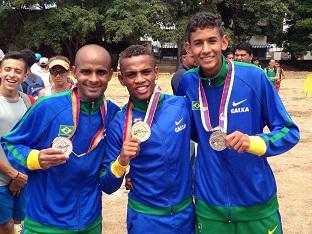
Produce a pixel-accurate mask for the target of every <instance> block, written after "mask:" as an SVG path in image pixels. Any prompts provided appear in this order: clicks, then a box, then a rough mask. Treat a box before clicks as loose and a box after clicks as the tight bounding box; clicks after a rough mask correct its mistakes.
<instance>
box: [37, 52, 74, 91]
mask: <svg viewBox="0 0 312 234" xmlns="http://www.w3.org/2000/svg"><path fill="white" fill-rule="evenodd" d="M48 66H49V72H50V82H51V86H48V87H46V88H44V89H42V90H40V91H39V94H38V96H39V97H41V96H48V95H53V94H55V93H59V92H63V91H66V90H68V89H71V87H72V84H71V83H69V82H68V75H69V68H70V62H69V60H68V58H66V57H65V56H62V55H58V56H55V57H52V58H51V59H50V61H49V65H48Z"/></svg>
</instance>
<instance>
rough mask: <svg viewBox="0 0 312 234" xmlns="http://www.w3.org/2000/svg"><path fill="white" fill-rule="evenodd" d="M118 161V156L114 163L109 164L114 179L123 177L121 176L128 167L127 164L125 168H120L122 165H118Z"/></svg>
mask: <svg viewBox="0 0 312 234" xmlns="http://www.w3.org/2000/svg"><path fill="white" fill-rule="evenodd" d="M118 159H119V156H118V158H117V159H116V161H115V162H113V163H112V164H111V171H112V173H113V175H114V176H116V177H121V176H123V174H125V172H126V170H127V168H128V166H129V164H128V165H126V166H122V165H121V164H120V163H119V161H118Z"/></svg>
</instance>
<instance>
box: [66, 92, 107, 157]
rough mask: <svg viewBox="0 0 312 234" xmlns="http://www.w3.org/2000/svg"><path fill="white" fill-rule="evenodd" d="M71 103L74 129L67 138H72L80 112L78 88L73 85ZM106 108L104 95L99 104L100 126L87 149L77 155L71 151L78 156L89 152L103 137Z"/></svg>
mask: <svg viewBox="0 0 312 234" xmlns="http://www.w3.org/2000/svg"><path fill="white" fill-rule="evenodd" d="M72 105H73V109H72V111H73V122H74V131H73V133H72V134H71V135H70V136H69V137H68V138H69V139H72V137H73V136H74V134H75V132H76V129H77V127H78V123H79V113H80V100H79V95H78V90H77V88H76V87H75V88H74V89H73V91H72ZM106 110H107V102H106V100H105V97H103V104H102V105H101V106H100V112H101V116H102V121H103V124H102V127H101V128H100V129H99V130H98V131H97V132H96V133H95V135H94V136H93V138H92V140H91V143H90V146H89V148H88V151H87V152H85V153H83V154H79V155H77V154H76V153H75V152H74V151H73V153H74V154H75V155H76V156H78V157H81V156H84V155H86V154H88V153H89V152H91V151H92V150H93V149H94V148H95V147H96V146H97V145H98V144H99V142H100V141H101V139H102V138H103V135H104V131H105V116H106Z"/></svg>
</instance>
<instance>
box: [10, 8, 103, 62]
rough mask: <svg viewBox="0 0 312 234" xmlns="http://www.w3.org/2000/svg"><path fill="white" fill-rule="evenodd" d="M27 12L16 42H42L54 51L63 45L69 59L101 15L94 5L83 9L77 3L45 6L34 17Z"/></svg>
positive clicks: (30, 45) (94, 29) (19, 43)
mask: <svg viewBox="0 0 312 234" xmlns="http://www.w3.org/2000/svg"><path fill="white" fill-rule="evenodd" d="M29 16H31V15H30V14H29V15H28V18H27V20H26V21H25V22H24V26H23V29H22V30H21V32H20V33H19V37H18V39H17V40H16V43H17V44H18V45H25V46H26V47H29V48H32V47H33V48H40V46H42V45H46V46H50V47H51V48H52V49H53V50H54V51H55V52H56V53H61V52H62V48H64V47H65V48H66V50H67V54H68V56H69V57H70V59H71V60H72V58H73V55H74V54H75V52H76V51H77V50H78V49H79V47H80V46H81V45H83V44H84V43H85V42H86V40H87V37H88V35H89V34H90V33H92V32H95V31H96V29H97V26H98V25H100V22H101V21H102V19H103V16H102V15H101V14H99V13H98V11H97V10H96V9H90V10H87V9H83V8H81V7H79V6H72V7H58V8H53V9H49V10H46V11H44V12H42V15H39V16H38V15H35V16H33V17H34V18H35V20H34V19H33V18H32V19H30V17H29Z"/></svg>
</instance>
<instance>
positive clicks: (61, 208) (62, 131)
mask: <svg viewBox="0 0 312 234" xmlns="http://www.w3.org/2000/svg"><path fill="white" fill-rule="evenodd" d="M71 93H72V90H69V91H66V92H62V93H59V94H56V95H52V96H47V97H43V98H40V99H39V100H38V101H37V102H36V104H35V105H34V106H33V107H32V108H31V109H29V110H28V112H26V114H25V115H24V116H23V118H22V119H21V120H20V121H19V122H18V123H17V125H16V126H15V127H14V128H13V130H12V131H11V132H9V133H8V134H7V135H5V136H4V137H3V138H2V141H1V145H2V146H3V148H4V150H5V152H6V154H7V156H8V159H9V161H10V162H11V164H12V165H13V166H14V167H16V168H18V169H19V170H21V171H23V172H25V173H27V174H28V184H27V190H26V192H27V203H26V204H27V208H26V221H25V223H26V226H27V224H30V223H31V224H32V226H33V227H32V229H33V231H42V230H40V229H42V228H43V227H42V226H41V225H47V226H48V228H60V229H67V230H77V231H79V230H85V229H87V228H89V227H90V226H92V225H95V223H96V222H97V223H100V222H101V211H102V210H101V207H102V206H101V190H100V186H99V181H100V168H101V164H102V163H103V161H102V160H103V155H104V141H103V140H102V141H101V142H100V143H99V144H98V145H97V147H96V148H95V149H94V150H93V151H91V152H90V153H88V154H87V155H86V156H82V157H77V156H75V155H74V154H73V153H71V154H70V156H69V159H68V161H67V162H66V163H64V164H62V165H59V166H55V167H51V168H49V169H47V170H29V169H28V168H27V164H26V160H27V156H28V155H29V153H30V151H31V150H33V149H36V150H42V149H46V148H49V147H51V143H52V141H53V139H54V138H55V137H57V136H58V135H60V136H68V135H70V134H71V132H72V131H73V126H74V123H73V115H72V101H71ZM102 102H103V100H102V99H100V100H98V101H94V102H84V101H81V102H80V114H79V124H78V127H77V130H76V132H75V134H74V136H73V138H72V143H73V151H74V152H75V153H76V154H82V153H84V152H87V150H88V147H89V145H90V142H91V140H92V138H93V136H94V135H95V133H96V132H97V130H98V129H99V128H100V127H101V126H102V122H103V121H102V117H101V113H100V110H99V108H100V105H101V103H102ZM107 109H108V111H107V115H106V118H105V125H106V126H107V125H108V124H109V122H110V121H111V120H112V118H113V116H114V115H115V113H117V111H118V110H119V108H118V107H117V106H116V105H115V104H114V103H112V102H111V101H108V103H107ZM102 188H103V190H105V189H106V188H105V186H102ZM36 228H37V229H38V230H37V229H36ZM60 233H62V231H61V232H60ZM63 233H65V231H64V232H63Z"/></svg>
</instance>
